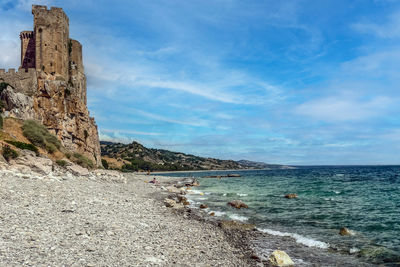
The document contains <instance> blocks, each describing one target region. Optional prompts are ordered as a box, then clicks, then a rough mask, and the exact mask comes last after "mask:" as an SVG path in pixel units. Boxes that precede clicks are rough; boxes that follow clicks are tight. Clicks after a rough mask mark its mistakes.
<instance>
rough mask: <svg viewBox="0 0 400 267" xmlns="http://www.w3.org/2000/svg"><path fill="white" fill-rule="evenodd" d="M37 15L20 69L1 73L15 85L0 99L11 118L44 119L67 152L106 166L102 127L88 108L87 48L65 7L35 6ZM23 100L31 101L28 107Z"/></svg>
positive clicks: (25, 41)
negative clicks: (73, 35)
mask: <svg viewBox="0 0 400 267" xmlns="http://www.w3.org/2000/svg"><path fill="white" fill-rule="evenodd" d="M32 14H33V31H22V32H21V33H20V35H19V37H20V39H21V65H20V67H19V68H18V70H17V71H16V70H15V69H9V70H8V71H6V70H5V69H0V82H5V83H7V84H9V85H10V87H8V88H7V89H6V90H4V91H3V92H2V93H1V95H0V97H1V99H2V100H3V101H4V102H5V105H6V110H7V114H9V116H11V117H16V118H20V119H36V120H39V121H40V122H41V123H42V124H44V125H45V126H46V127H47V128H48V129H49V130H50V131H52V132H53V133H54V134H56V135H57V136H58V137H59V138H60V139H61V140H62V143H63V145H64V146H65V147H66V148H68V149H70V150H72V151H78V152H80V153H83V154H86V155H87V156H89V157H90V158H92V159H93V160H94V161H95V162H96V163H97V165H101V158H100V144H99V140H98V132H97V126H96V124H95V121H94V118H92V117H90V116H89V111H88V110H87V106H86V104H87V95H86V76H85V72H84V67H83V60H82V45H81V44H80V43H79V42H78V41H76V40H73V39H71V38H69V19H68V17H67V15H66V14H65V13H64V11H63V10H62V8H57V7H51V8H50V9H48V8H47V7H46V6H40V5H33V6H32ZM22 95H23V96H24V97H28V98H27V99H28V100H27V101H25V100H24V101H22V102H23V103H21V99H25V98H24V97H22ZM25 102H26V103H25Z"/></svg>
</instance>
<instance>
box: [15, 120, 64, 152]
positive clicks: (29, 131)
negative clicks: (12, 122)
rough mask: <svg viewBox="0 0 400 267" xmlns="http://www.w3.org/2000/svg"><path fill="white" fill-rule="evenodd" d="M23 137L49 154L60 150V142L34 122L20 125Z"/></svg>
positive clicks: (30, 121) (29, 121) (27, 121)
mask: <svg viewBox="0 0 400 267" xmlns="http://www.w3.org/2000/svg"><path fill="white" fill-rule="evenodd" d="M22 132H23V134H24V136H25V137H26V138H27V139H28V140H29V141H30V142H31V143H32V144H34V145H36V146H38V147H42V148H44V149H46V150H47V151H48V152H50V153H54V152H55V151H56V150H57V149H60V147H61V142H60V140H58V139H57V137H55V136H54V135H52V134H51V133H49V131H48V130H47V129H46V127H44V126H43V125H41V124H39V123H37V122H36V121H34V120H26V121H25V122H24V124H23V125H22Z"/></svg>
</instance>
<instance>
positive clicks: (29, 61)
mask: <svg viewBox="0 0 400 267" xmlns="http://www.w3.org/2000/svg"><path fill="white" fill-rule="evenodd" d="M19 38H20V39H21V67H22V68H24V69H29V68H36V64H35V61H36V56H35V51H36V44H35V38H34V34H33V31H23V32H21V34H20V35H19Z"/></svg>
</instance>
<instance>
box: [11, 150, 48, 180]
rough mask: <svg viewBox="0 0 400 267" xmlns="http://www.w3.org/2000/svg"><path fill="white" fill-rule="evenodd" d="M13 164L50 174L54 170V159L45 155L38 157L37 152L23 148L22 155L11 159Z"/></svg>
mask: <svg viewBox="0 0 400 267" xmlns="http://www.w3.org/2000/svg"><path fill="white" fill-rule="evenodd" d="M10 164H11V165H15V166H20V165H21V166H25V169H27V168H29V169H30V170H32V171H34V172H36V173H39V174H44V175H48V174H49V173H51V172H52V170H53V161H52V160H51V159H49V158H47V157H45V156H42V157H37V156H36V154H35V152H33V151H30V150H21V151H20V156H19V157H18V158H16V159H14V160H11V161H10Z"/></svg>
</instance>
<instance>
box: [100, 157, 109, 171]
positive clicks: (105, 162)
mask: <svg viewBox="0 0 400 267" xmlns="http://www.w3.org/2000/svg"><path fill="white" fill-rule="evenodd" d="M101 164H103V167H104V169H106V170H108V168H109V166H108V162H107V160H105V159H102V160H101Z"/></svg>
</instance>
